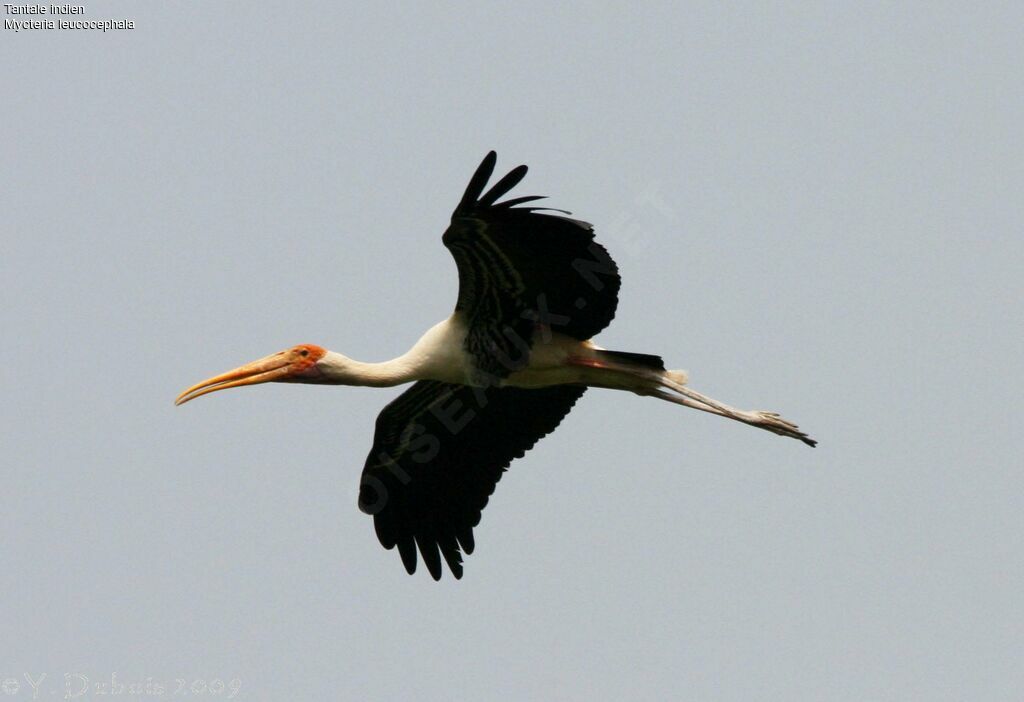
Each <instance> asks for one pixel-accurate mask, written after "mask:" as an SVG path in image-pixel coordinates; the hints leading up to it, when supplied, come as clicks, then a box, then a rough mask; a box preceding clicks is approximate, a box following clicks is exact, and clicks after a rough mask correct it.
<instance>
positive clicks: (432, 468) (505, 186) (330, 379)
mask: <svg viewBox="0 0 1024 702" xmlns="http://www.w3.org/2000/svg"><path fill="white" fill-rule="evenodd" d="M496 159H497V157H496V155H495V153H494V152H493V151H492V152H490V153H488V154H487V156H486V157H485V158H484V160H483V162H482V163H481V164H480V167H479V168H477V170H476V173H475V174H474V175H473V177H472V179H471V180H470V181H469V186H468V187H467V188H466V192H465V194H464V195H463V196H462V199H461V200H460V201H459V204H458V206H456V208H455V212H454V213H453V214H452V218H451V225H450V226H449V227H448V229H447V231H445V233H444V235H443V236H442V239H441V240H442V241H443V242H444V245H445V246H446V247H447V248H448V250H449V251H451V253H452V256H453V257H454V258H455V264H456V266H457V267H458V272H459V295H458V301H457V302H456V304H455V311H454V312H453V313H452V315H451V316H450V317H449V318H448V319H446V320H444V321H443V322H441V323H440V324H437V325H435V326H434V327H432V328H431V329H429V330H428V331H427V333H426V334H424V335H423V337H422V338H421V339H420V340H419V341H417V342H416V344H415V345H414V346H413V347H412V348H411V349H410V350H409V351H408V352H407V353H405V354H403V355H401V356H399V357H398V358H395V359H393V360H391V361H385V362H384V363H363V362H361V361H356V360H353V359H351V358H348V357H346V356H343V355H341V354H340V353H335V352H334V351H328V350H326V349H324V348H321V347H320V346H315V345H313V344H302V345H299V346H295V347H293V348H290V349H287V350H285V351H280V352H278V353H275V354H273V355H272V356H267V357H266V358H262V359H260V360H258V361H254V362H252V363H248V364H246V365H244V366H241V367H240V368H236V369H235V370H232V371H228V372H227V373H223V374H221V375H218V376H214V377H213V378H210V379H209V380H204V381H203V382H201V383H198V384H196V385H193V386H192V387H190V388H189V389H188V390H186V391H185V392H183V393H181V395H179V396H178V398H177V401H176V403H175V404H182V403H185V402H188V401H189V400H193V399H195V398H197V397H200V396H201V395H205V394H207V393H211V392H215V391H217V390H224V389H226V388H235V387H240V386H242V385H255V384H257V383H267V382H291V383H317V384H327V385H364V386H373V387H390V386H394V385H401V384H403V383H412V384H413V385H412V386H411V387H410V388H408V389H407V390H406V391H405V392H403V393H402V394H401V395H399V396H398V397H397V398H395V399H394V400H392V401H391V402H390V403H389V404H388V405H387V406H386V407H385V408H384V409H383V411H382V412H381V413H380V415H379V416H378V417H377V424H376V429H375V431H374V437H373V447H372V448H371V449H370V454H369V456H368V457H367V459H366V464H365V466H364V468H363V474H362V481H361V484H360V490H359V507H360V509H362V510H363V511H364V512H366V513H368V514H371V515H373V520H374V527H375V529H376V532H377V538H378V539H379V540H380V542H381V544H382V545H383V546H384V548H386V549H392V548H395V547H397V548H398V553H399V554H400V556H401V558H402V563H403V564H404V565H405V569H406V570H407V571H408V572H409V573H410V574H412V573H414V572H415V571H416V560H417V557H416V551H417V547H418V549H419V553H420V554H421V556H422V558H423V562H424V563H425V564H426V567H427V569H428V570H429V571H430V574H431V575H432V576H433V577H434V579H435V580H439V579H440V578H441V572H442V567H441V559H442V558H443V559H444V561H445V562H446V563H447V564H448V568H449V569H450V570H451V572H452V574H453V575H454V576H455V577H456V578H460V577H462V553H466V554H470V553H472V552H473V548H474V540H473V527H475V526H476V525H477V524H479V522H480V512H481V510H483V508H484V506H485V505H486V504H487V501H488V498H489V497H490V495H491V493H492V492H494V488H495V485H496V484H497V482H498V480H499V479H500V478H501V474H502V473H503V472H504V471H505V469H506V468H507V467H508V465H509V464H510V463H511V462H512V460H513V459H515V458H519V457H521V456H522V455H523V454H524V453H525V452H526V451H528V450H529V449H530V448H532V447H533V445H534V444H536V443H537V441H538V440H540V439H541V438H542V437H543V436H545V435H547V434H549V433H550V432H551V431H553V430H554V429H555V427H557V426H558V424H559V422H560V421H561V420H562V418H563V417H564V416H565V415H566V414H567V413H568V412H569V410H570V409H571V408H572V406H573V405H574V404H575V403H576V401H577V400H579V399H580V396H582V395H583V393H584V392H586V389H587V388H588V387H598V388H611V389H615V390H629V391H631V392H634V393H636V394H638V395H646V396H650V397H656V398H659V399H662V400H668V401H669V402H674V403H676V404H679V405H683V406H685V407H692V408H694V409H698V410H701V411H703V412H710V413H712V414H717V415H721V416H723V417H728V418H729V419H735V420H737V421H740V422H743V423H745V424H750V425H751V426H755V427H759V428H761V429H766V430H768V431H771V432H774V433H776V434H779V435H782V436H789V437H792V438H794V439H799V440H800V441H803V442H804V443H805V444H808V445H809V446H814V445H815V443H816V442H815V441H814V440H813V439H811V438H810V437H808V436H807V435H806V434H805V433H803V432H801V431H800V430H799V429H798V428H797V426H796V425H795V424H792V423H791V422H788V421H786V420H784V419H782V418H781V417H780V416H779V415H777V414H775V413H773V412H761V411H743V410H738V409H735V408H733V407H729V406H728V405H725V404H723V403H721V402H718V401H717V400H713V399H711V398H710V397H707V396H705V395H702V394H700V393H698V392H695V391H694V390H692V389H690V388H689V387H688V386H687V385H686V382H687V376H686V374H685V373H684V372H683V371H677V370H666V369H665V366H664V364H663V362H662V360H661V357H659V356H652V355H648V354H640V353H629V352H622V351H608V350H606V349H603V348H601V347H600V346H597V345H596V344H594V342H593V341H591V338H592V337H593V336H594V335H596V334H597V333H598V332H599V331H601V330H602V329H604V328H605V327H606V326H607V325H608V323H609V322H611V320H612V317H614V316H615V307H616V304H617V302H618V293H619V284H620V281H619V274H618V268H617V267H616V265H615V263H614V261H612V259H611V258H610V257H609V255H608V253H607V251H606V250H605V249H604V247H603V246H601V245H600V244H598V243H597V242H596V241H594V231H593V228H592V227H591V225H590V224H587V223H586V222H581V221H578V220H575V219H570V218H568V217H566V216H563V215H568V214H569V213H568V212H565V211H563V210H554V209H553V208H544V207H533V206H529V207H524V206H523V205H525V204H526V203H529V202H534V201H536V200H540V199H542V198H541V197H539V196H526V197H515V198H512V199H510V200H505V201H504V202H498V200H499V198H501V197H502V196H504V195H505V194H506V193H508V192H509V191H510V190H511V189H512V188H513V187H514V186H515V185H516V184H517V183H519V181H520V180H522V179H523V177H524V176H525V175H526V170H527V169H526V166H518V167H517V168H514V169H512V171H510V172H509V173H508V174H507V175H506V176H505V177H503V178H501V179H500V180H498V182H497V183H495V184H494V186H493V187H491V188H490V189H489V190H487V191H486V192H484V188H485V187H486V185H487V183H488V181H489V180H490V178H491V175H492V173H493V171H494V165H495V161H496Z"/></svg>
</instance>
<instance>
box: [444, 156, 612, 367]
mask: <svg viewBox="0 0 1024 702" xmlns="http://www.w3.org/2000/svg"><path fill="white" fill-rule="evenodd" d="M496 159H497V157H496V155H495V153H494V152H493V151H492V152H490V153H489V154H487V156H486V157H485V158H484V160H483V162H482V163H481V164H480V167H479V168H477V171H476V173H475V174H474V175H473V178H472V179H471V180H470V182H469V186H468V187H467V188H466V192H465V194H464V195H463V196H462V200H461V201H460V202H459V205H458V207H456V208H455V212H454V213H453V214H452V222H451V225H450V226H449V227H448V229H447V231H445V233H444V237H443V241H444V245H445V246H447V247H448V249H449V250H450V251H451V252H452V256H453V257H454V258H455V263H456V265H457V266H458V269H459V299H458V302H457V304H456V306H455V309H456V311H457V312H458V313H460V314H462V315H463V316H464V318H465V320H466V321H467V323H468V327H469V333H468V335H467V337H466V350H467V351H468V352H469V353H470V354H471V355H472V356H473V358H474V359H475V362H476V366H477V369H478V370H479V371H481V372H482V373H484V374H486V375H490V376H493V377H496V378H504V377H506V376H507V375H509V373H511V372H513V371H514V370H517V369H518V368H521V367H523V366H525V365H526V363H527V362H528V360H529V350H530V346H531V344H532V342H533V332H534V329H535V326H536V325H538V324H540V325H545V326H548V327H550V328H551V329H552V330H553V331H557V332H560V333H562V334H566V335H568V336H571V337H574V338H576V339H580V340H581V341H583V340H586V339H589V338H591V337H592V336H594V335H595V334H597V333H598V332H599V331H601V330H602V329H604V328H605V327H606V326H607V325H608V323H609V322H610V321H611V320H612V318H613V317H614V316H615V307H616V305H617V304H618V294H619V285H620V280H619V272H618V267H617V266H616V265H615V262H614V261H613V260H612V259H611V257H610V256H609V255H608V252H607V251H606V250H605V248H604V247H603V246H601V245H600V244H598V243H597V242H596V241H594V230H593V227H591V225H589V224H587V223H586V222H580V221H578V220H575V219H569V218H568V217H561V216H558V215H553V214H546V213H543V212H541V211H539V210H543V209H545V208H538V207H516V206H515V205H522V204H523V203H526V202H532V201H534V200H538V199H540V198H539V197H536V196H527V197H518V198H513V199H511V200H506V201H505V202H501V203H499V202H497V201H498V199H499V198H501V197H502V196H503V195H505V194H506V193H508V191H509V190H511V189H512V188H513V187H515V185H516V184H517V183H518V182H519V181H520V180H522V179H523V176H525V175H526V170H527V169H526V166H518V167H517V168H514V169H513V170H512V171H510V172H509V173H508V174H507V175H506V176H505V177H504V178H502V179H501V180H499V181H498V182H497V183H495V185H494V186H493V187H492V188H491V189H490V190H488V191H487V192H486V193H484V187H485V186H486V185H487V181H488V180H490V178H491V174H492V173H493V172H494V164H495V161H496ZM566 214H568V213H566Z"/></svg>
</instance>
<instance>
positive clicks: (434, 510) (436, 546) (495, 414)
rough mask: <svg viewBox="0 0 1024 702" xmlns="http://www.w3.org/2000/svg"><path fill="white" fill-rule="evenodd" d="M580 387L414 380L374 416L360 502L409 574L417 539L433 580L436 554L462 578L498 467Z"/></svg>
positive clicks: (557, 418)
mask: <svg viewBox="0 0 1024 702" xmlns="http://www.w3.org/2000/svg"><path fill="white" fill-rule="evenodd" d="M585 390H586V388H585V387H583V386H578V385H559V386H554V387H549V388H541V389H537V390H525V389H521V388H498V387H489V388H472V387H469V386H465V385H452V384H448V383H439V382H435V381H429V380H421V381H419V382H417V383H415V384H414V385H413V386H412V387H410V388H409V389H408V390H406V391H405V392H404V393H402V394H401V395H399V396H398V397H397V398H396V399H395V400H394V401H392V402H391V403H390V404H389V405H388V406H387V407H385V408H384V409H383V411H381V413H380V416H379V417H378V418H377V428H376V432H375V434H374V442H373V448H372V449H371V450H370V455H369V457H368V458H367V460H366V466H365V467H364V469H363V478H362V484H361V486H360V490H359V507H360V509H362V510H363V511H364V512H368V513H369V514H372V515H373V518H374V526H375V529H376V532H377V538H378V539H379V540H380V542H381V544H382V545H383V546H384V547H385V548H388V549H390V548H394V547H396V546H397V547H398V551H399V554H400V555H401V557H402V563H403V564H404V565H405V569H406V570H407V571H408V572H409V573H413V572H415V570H416V560H417V559H416V550H417V547H418V549H419V551H420V555H421V556H422V557H423V561H424V563H425V564H426V566H427V570H428V571H430V575H431V576H432V577H433V578H434V579H435V580H437V579H440V577H441V570H442V566H441V560H442V558H443V559H444V562H445V563H447V564H448V568H449V569H450V570H451V572H452V574H453V575H454V576H455V577H456V578H460V577H462V553H467V554H468V553H472V551H473V548H474V545H475V544H474V538H473V527H475V526H476V525H477V524H479V523H480V514H481V511H482V510H483V508H484V507H485V506H486V505H487V501H488V499H489V498H490V496H491V494H492V493H493V492H494V488H495V485H497V483H498V480H499V479H500V478H501V474H502V473H503V472H504V471H505V469H506V468H507V467H508V465H509V463H511V462H512V460H513V459H515V458H518V457H520V456H522V455H523V454H524V453H525V452H526V451H528V450H529V449H530V448H531V447H533V445H534V444H536V443H537V441H538V440H540V439H541V438H542V437H544V436H545V435H547V434H549V433H550V432H552V431H553V430H554V429H555V427H557V426H558V424H559V422H561V420H562V418H563V417H564V416H565V415H566V414H567V413H568V412H569V410H570V409H571V408H572V406H573V405H574V404H575V403H576V401H577V400H578V399H579V398H580V396H581V395H583V393H584V391H585Z"/></svg>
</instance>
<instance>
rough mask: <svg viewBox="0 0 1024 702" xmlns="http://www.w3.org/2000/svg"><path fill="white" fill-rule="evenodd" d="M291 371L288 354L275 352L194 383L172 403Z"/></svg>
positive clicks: (284, 375)
mask: <svg viewBox="0 0 1024 702" xmlns="http://www.w3.org/2000/svg"><path fill="white" fill-rule="evenodd" d="M292 372H293V369H292V367H291V359H290V358H289V357H288V354H286V353H284V352H282V353H275V354H274V355H273V356H267V357H266V358H261V359H260V360H258V361H253V362H252V363H246V364H245V365H244V366H240V367H238V368H236V369H234V370H231V371H228V372H227V373H221V374H220V375H215V376H213V377H212V378H209V379H207V380H204V381H203V382H201V383H196V384H195V385H193V386H192V387H190V388H189V389H188V390H186V391H185V392H183V393H181V394H180V395H178V397H177V399H176V400H175V401H174V404H175V405H183V404H185V403H186V402H188V401H189V400H194V399H196V398H197V397H201V396H203V395H206V394H208V393H211V392H216V391H218V390H226V389H227V388H237V387H240V386H242V385H255V384H257V383H269V382H271V381H273V380H281V379H282V378H286V377H288V376H289V375H291V374H292Z"/></svg>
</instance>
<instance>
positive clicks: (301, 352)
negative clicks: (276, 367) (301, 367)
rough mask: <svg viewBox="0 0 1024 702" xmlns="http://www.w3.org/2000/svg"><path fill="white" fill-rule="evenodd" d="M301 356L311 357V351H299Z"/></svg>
mask: <svg viewBox="0 0 1024 702" xmlns="http://www.w3.org/2000/svg"><path fill="white" fill-rule="evenodd" d="M299 355H300V356H308V355H309V349H300V350H299Z"/></svg>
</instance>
